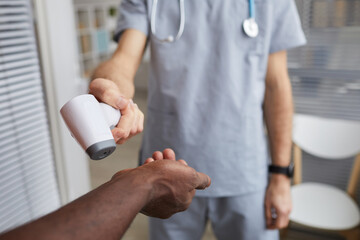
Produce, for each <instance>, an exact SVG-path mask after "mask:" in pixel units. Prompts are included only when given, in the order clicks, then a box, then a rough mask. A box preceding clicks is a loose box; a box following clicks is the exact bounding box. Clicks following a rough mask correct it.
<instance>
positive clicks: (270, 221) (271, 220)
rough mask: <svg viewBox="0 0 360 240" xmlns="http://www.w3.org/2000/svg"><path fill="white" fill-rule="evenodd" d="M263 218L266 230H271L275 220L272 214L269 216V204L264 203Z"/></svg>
mask: <svg viewBox="0 0 360 240" xmlns="http://www.w3.org/2000/svg"><path fill="white" fill-rule="evenodd" d="M265 218H266V227H267V228H268V229H271V228H273V227H274V223H275V220H276V219H274V218H273V217H272V214H271V204H270V203H268V202H265Z"/></svg>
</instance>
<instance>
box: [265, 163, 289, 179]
mask: <svg viewBox="0 0 360 240" xmlns="http://www.w3.org/2000/svg"><path fill="white" fill-rule="evenodd" d="M269 173H278V174H284V175H285V176H287V177H288V178H292V177H293V176H294V164H293V163H290V165H289V166H288V167H280V166H276V165H270V166H269Z"/></svg>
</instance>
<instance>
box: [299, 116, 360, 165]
mask: <svg viewBox="0 0 360 240" xmlns="http://www.w3.org/2000/svg"><path fill="white" fill-rule="evenodd" d="M293 141H294V143H295V144H296V145H298V146H299V147H300V148H301V149H302V150H304V151H305V152H307V153H309V154H311V155H314V156H317V157H321V158H324V159H332V160H337V159H344V158H348V157H353V156H355V155H357V154H359V153H360V122H356V121H346V120H338V119H328V118H320V117H315V116H310V115H302V114H296V115H295V116H294V128H293Z"/></svg>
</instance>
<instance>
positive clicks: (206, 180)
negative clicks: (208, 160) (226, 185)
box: [195, 172, 211, 189]
mask: <svg viewBox="0 0 360 240" xmlns="http://www.w3.org/2000/svg"><path fill="white" fill-rule="evenodd" d="M197 175H198V182H197V184H196V187H195V189H205V188H207V187H209V186H210V184H211V179H210V177H209V176H208V175H206V174H204V173H201V172H198V173H197Z"/></svg>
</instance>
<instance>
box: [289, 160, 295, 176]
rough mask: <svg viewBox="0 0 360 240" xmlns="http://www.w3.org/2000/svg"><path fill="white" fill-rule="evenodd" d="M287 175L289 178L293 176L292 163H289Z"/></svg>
mask: <svg viewBox="0 0 360 240" xmlns="http://www.w3.org/2000/svg"><path fill="white" fill-rule="evenodd" d="M288 176H289V177H290V178H291V177H293V176H294V163H290V165H289V167H288Z"/></svg>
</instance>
